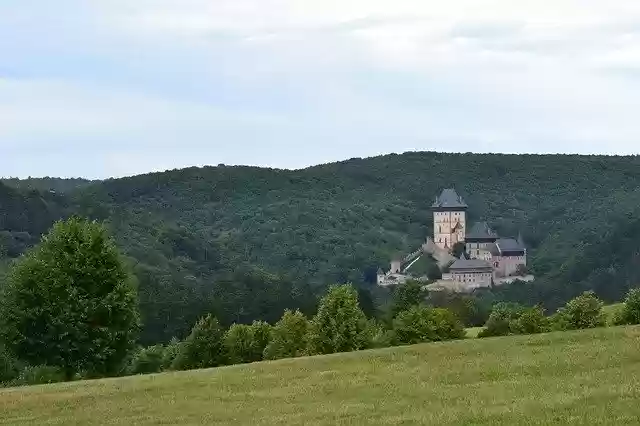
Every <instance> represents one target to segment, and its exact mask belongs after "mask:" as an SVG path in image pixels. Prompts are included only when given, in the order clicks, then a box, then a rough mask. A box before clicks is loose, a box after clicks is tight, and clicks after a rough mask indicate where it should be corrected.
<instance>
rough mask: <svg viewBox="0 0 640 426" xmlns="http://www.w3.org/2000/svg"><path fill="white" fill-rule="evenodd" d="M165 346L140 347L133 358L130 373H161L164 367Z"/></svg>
mask: <svg viewBox="0 0 640 426" xmlns="http://www.w3.org/2000/svg"><path fill="white" fill-rule="evenodd" d="M165 351H166V349H165V347H164V346H162V345H155V346H149V347H148V348H140V349H139V350H138V351H137V352H136V353H135V354H134V355H133V358H132V359H131V362H130V364H129V368H128V373H129V374H151V373H159V372H161V371H162V370H163V369H164V356H165Z"/></svg>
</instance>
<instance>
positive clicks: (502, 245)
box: [492, 238, 527, 254]
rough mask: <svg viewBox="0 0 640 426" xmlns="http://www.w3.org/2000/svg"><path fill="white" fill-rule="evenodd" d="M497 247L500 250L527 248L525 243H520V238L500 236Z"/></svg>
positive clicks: (523, 249) (521, 249)
mask: <svg viewBox="0 0 640 426" xmlns="http://www.w3.org/2000/svg"><path fill="white" fill-rule="evenodd" d="M495 247H496V249H497V250H499V251H500V252H505V251H525V250H526V249H527V248H526V247H525V246H524V244H522V243H520V242H519V241H518V240H514V239H513V238H500V239H499V240H498V241H496V243H495ZM492 253H493V251H492ZM494 254H498V253H494Z"/></svg>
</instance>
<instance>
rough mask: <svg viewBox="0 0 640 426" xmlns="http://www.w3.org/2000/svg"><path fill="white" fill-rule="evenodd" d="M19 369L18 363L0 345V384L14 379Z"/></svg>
mask: <svg viewBox="0 0 640 426" xmlns="http://www.w3.org/2000/svg"><path fill="white" fill-rule="evenodd" d="M20 369H21V367H20V363H19V362H18V361H17V360H16V359H15V358H13V357H12V356H11V355H10V354H9V352H8V351H6V350H5V349H4V348H3V347H2V346H0V385H1V384H3V383H8V382H11V381H12V380H14V379H16V378H17V377H18V375H19V374H20Z"/></svg>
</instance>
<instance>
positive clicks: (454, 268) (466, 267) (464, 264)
mask: <svg viewBox="0 0 640 426" xmlns="http://www.w3.org/2000/svg"><path fill="white" fill-rule="evenodd" d="M442 278H443V279H447V278H448V279H450V280H452V281H456V282H458V283H462V284H463V285H464V287H466V288H467V289H475V288H480V287H491V284H492V283H493V267H492V266H491V263H489V262H487V261H486V260H481V259H463V258H461V259H458V260H456V261H455V262H454V263H453V264H452V265H451V266H450V267H449V273H448V274H443V276H442Z"/></svg>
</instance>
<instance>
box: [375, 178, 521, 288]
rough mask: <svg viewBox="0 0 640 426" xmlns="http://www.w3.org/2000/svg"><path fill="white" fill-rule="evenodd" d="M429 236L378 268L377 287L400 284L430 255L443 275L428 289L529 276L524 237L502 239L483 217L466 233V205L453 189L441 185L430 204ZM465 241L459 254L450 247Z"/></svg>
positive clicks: (480, 284) (476, 285)
mask: <svg viewBox="0 0 640 426" xmlns="http://www.w3.org/2000/svg"><path fill="white" fill-rule="evenodd" d="M431 207H432V211H433V238H431V237H429V238H427V241H426V243H425V244H423V245H422V247H421V248H420V249H419V250H418V251H416V252H414V253H412V254H410V255H408V256H406V257H405V258H404V259H401V260H398V259H394V261H393V262H392V263H391V269H390V270H389V272H387V273H385V272H384V271H382V270H380V271H378V284H379V285H381V286H387V285H393V284H399V283H403V282H405V281H406V280H408V279H410V278H414V279H420V280H426V277H414V276H412V275H411V266H412V265H413V264H414V263H415V262H416V261H417V260H419V258H420V257H421V256H432V257H433V258H434V259H435V260H436V261H437V262H438V264H439V266H440V267H441V269H442V270H443V274H442V280H440V281H438V282H436V283H434V284H431V285H429V286H428V287H430V288H432V289H440V288H447V289H451V290H456V291H470V290H474V289H477V288H482V287H491V286H492V285H501V284H506V283H509V282H512V281H514V280H515V279H522V280H526V281H529V280H532V279H533V277H531V276H529V275H527V274H526V267H527V248H526V247H525V245H524V242H523V241H522V238H520V237H518V238H517V239H514V238H501V237H500V236H499V235H498V234H497V233H496V232H494V231H493V230H492V229H491V228H490V227H489V225H488V224H487V223H486V222H479V223H476V224H475V225H474V226H473V227H472V228H471V230H470V231H469V232H468V233H467V210H468V208H469V206H468V205H467V204H466V203H465V201H464V200H463V199H462V197H461V196H459V195H458V193H457V192H456V191H455V189H445V190H443V191H442V193H441V194H440V196H439V197H436V199H435V202H434V203H433V205H432V206H431ZM459 244H464V249H463V251H462V255H461V256H460V257H459V258H456V257H453V255H452V252H453V250H454V249H458V251H459Z"/></svg>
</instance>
